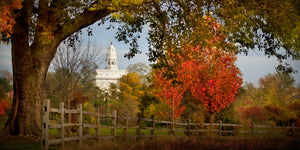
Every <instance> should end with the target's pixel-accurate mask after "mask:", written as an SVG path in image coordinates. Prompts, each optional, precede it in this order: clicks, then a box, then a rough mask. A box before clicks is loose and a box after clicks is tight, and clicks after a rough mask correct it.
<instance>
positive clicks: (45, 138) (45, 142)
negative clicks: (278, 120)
mask: <svg viewBox="0 0 300 150" xmlns="http://www.w3.org/2000/svg"><path fill="white" fill-rule="evenodd" d="M42 107H43V111H42V112H43V119H42V121H43V122H42V140H41V142H42V143H41V145H42V149H45V150H48V146H49V145H52V144H61V145H62V147H63V146H64V142H67V141H79V144H82V141H83V140H84V139H91V138H92V139H93V138H94V139H113V140H115V139H116V138H117V137H124V138H129V137H132V138H141V137H149V138H154V137H156V131H166V132H169V135H172V134H175V132H176V131H181V132H185V134H186V135H188V136H190V135H192V134H193V133H195V132H198V133H200V132H217V133H219V136H222V134H223V133H227V134H228V133H233V134H234V133H238V134H250V135H251V136H255V135H256V134H274V135H278V134H284V135H290V136H292V137H293V138H295V137H296V135H298V134H299V133H298V132H296V130H300V127H295V126H294V124H292V126H291V127H270V126H263V125H255V123H254V122H252V124H251V125H250V126H249V125H248V126H247V125H241V124H228V123H222V121H220V122H219V123H213V124H210V123H204V124H202V126H211V125H212V126H213V127H214V128H212V129H195V127H197V126H201V124H200V123H192V122H191V121H190V120H188V121H187V122H171V121H163V120H156V119H155V118H154V116H153V117H152V119H144V118H140V117H139V118H133V117H129V116H128V115H126V116H125V117H117V113H116V111H115V110H114V111H112V114H101V113H100V112H96V113H95V112H87V111H83V110H82V104H80V105H79V106H78V108H77V109H70V110H69V109H65V108H64V103H62V102H61V103H60V104H59V108H58V109H57V108H51V107H50V100H49V99H46V100H44V101H43V106H42ZM50 113H58V114H60V115H59V116H60V117H59V123H58V124H50V123H49V115H50ZM65 114H77V115H78V118H79V119H78V121H77V122H76V123H65V122H64V120H65V118H64V116H65ZM83 115H86V116H93V117H95V124H88V123H83ZM101 118H111V121H112V124H111V126H109V125H101V124H100V120H101ZM117 119H118V120H123V122H124V123H123V124H124V125H122V126H120V125H117ZM129 121H137V123H136V125H129ZM141 121H144V122H149V123H150V126H151V127H149V126H148V127H145V126H142V125H141ZM157 124H161V125H162V124H167V125H170V126H171V125H176V126H184V128H175V129H171V128H158V127H157V126H156V125H157ZM74 126H76V127H78V136H71V137H65V136H64V130H65V127H74ZM192 127H194V128H192ZM226 127H238V128H243V127H244V128H250V130H248V131H232V130H225V129H224V128H226ZM83 128H94V129H95V131H96V135H88V134H87V135H83ZM260 128H265V129H267V128H272V129H276V130H278V129H283V130H284V131H271V132H270V131H269V132H268V131H259V130H258V129H260ZM49 129H58V136H59V139H49ZM100 129H110V130H111V135H109V136H101V135H100ZM117 129H123V135H121V136H120V135H118V136H117V135H116V131H117ZM129 129H134V130H136V134H135V135H129V134H128V130H129ZM142 129H143V130H150V135H142V134H141V130H142Z"/></svg>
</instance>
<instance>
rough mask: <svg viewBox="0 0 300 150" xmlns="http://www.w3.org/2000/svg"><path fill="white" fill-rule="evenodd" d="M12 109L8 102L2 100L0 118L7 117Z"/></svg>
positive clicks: (0, 102)
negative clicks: (8, 111)
mask: <svg viewBox="0 0 300 150" xmlns="http://www.w3.org/2000/svg"><path fill="white" fill-rule="evenodd" d="M9 108H10V104H9V101H8V100H2V101H0V116H1V117H2V116H5V115H6V112H5V111H6V110H8V109H9Z"/></svg>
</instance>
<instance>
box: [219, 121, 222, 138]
mask: <svg viewBox="0 0 300 150" xmlns="http://www.w3.org/2000/svg"><path fill="white" fill-rule="evenodd" d="M219 136H222V120H220V122H219Z"/></svg>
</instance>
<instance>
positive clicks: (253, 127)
mask: <svg viewBox="0 0 300 150" xmlns="http://www.w3.org/2000/svg"><path fill="white" fill-rule="evenodd" d="M254 133H255V122H254V121H252V137H254Z"/></svg>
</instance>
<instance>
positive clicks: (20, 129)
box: [2, 5, 59, 136]
mask: <svg viewBox="0 0 300 150" xmlns="http://www.w3.org/2000/svg"><path fill="white" fill-rule="evenodd" d="M24 7H26V5H24ZM27 9H28V8H27ZM27 15H28V14H27ZM28 17H29V16H26V13H21V15H20V16H19V17H17V18H16V24H15V25H14V28H13V34H12V39H11V40H12V41H11V43H12V48H11V52H12V64H13V88H14V97H13V106H12V110H11V114H10V116H9V119H8V121H7V123H6V125H5V127H4V129H3V131H2V134H6V135H36V136H39V135H40V134H41V104H42V99H43V85H44V81H45V77H46V74H47V71H48V67H49V65H50V62H51V60H52V59H53V57H54V55H55V51H56V48H57V47H58V44H59V42H58V41H56V40H52V41H51V43H46V44H45V43H43V42H33V43H32V44H31V45H30V44H29V35H28V33H29V32H28V30H29V27H28V26H29V24H28V20H27V19H28ZM48 37H49V38H51V37H50V36H49V35H48ZM43 38H47V37H43ZM48 40H49V39H48Z"/></svg>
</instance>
